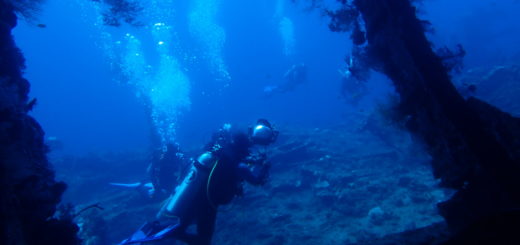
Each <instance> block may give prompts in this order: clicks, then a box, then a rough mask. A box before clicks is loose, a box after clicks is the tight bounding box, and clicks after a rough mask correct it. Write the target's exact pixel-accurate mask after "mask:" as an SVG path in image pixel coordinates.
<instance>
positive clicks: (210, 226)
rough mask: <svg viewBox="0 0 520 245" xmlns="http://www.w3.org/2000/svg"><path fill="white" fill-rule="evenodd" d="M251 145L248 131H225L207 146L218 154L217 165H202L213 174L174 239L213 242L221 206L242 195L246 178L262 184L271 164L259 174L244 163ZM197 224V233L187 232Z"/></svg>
mask: <svg viewBox="0 0 520 245" xmlns="http://www.w3.org/2000/svg"><path fill="white" fill-rule="evenodd" d="M217 135H218V134H217ZM250 147H251V143H250V141H249V139H248V137H247V135H246V134H243V133H227V134H225V135H222V132H221V133H220V135H218V137H217V138H215V137H214V139H213V141H212V142H211V143H210V144H208V145H207V150H208V151H212V152H213V154H215V155H216V159H217V161H216V166H215V167H213V168H212V169H201V168H202V167H199V168H200V169H199V170H200V171H210V172H211V174H210V177H209V178H208V180H207V182H206V183H205V185H204V187H206V188H203V189H201V190H200V191H199V193H197V194H196V198H195V200H194V203H193V205H192V206H191V208H190V212H189V214H186V216H185V218H184V219H183V220H181V221H180V225H179V227H178V228H177V229H176V232H175V234H174V238H176V239H178V240H180V241H183V242H186V243H188V244H193V245H195V244H196V245H203V244H210V243H211V238H212V236H213V231H214V228H215V220H216V217H217V207H218V206H219V205H224V204H228V203H229V202H231V200H232V199H233V197H235V196H236V195H240V194H241V192H242V183H243V181H246V182H248V183H251V184H253V185H260V184H262V183H263V182H264V181H265V179H266V176H267V169H268V168H267V165H266V166H263V167H262V169H261V170H260V172H259V173H254V172H253V171H252V170H251V169H250V167H249V166H248V165H247V164H245V163H244V161H245V160H246V158H247V157H248V156H249V148H250ZM215 148H218V150H215ZM208 181H209V184H208ZM193 223H195V224H196V225H197V233H196V234H190V233H187V232H186V229H187V228H188V226H189V225H191V224H193Z"/></svg>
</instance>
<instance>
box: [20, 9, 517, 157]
mask: <svg viewBox="0 0 520 245" xmlns="http://www.w3.org/2000/svg"><path fill="white" fill-rule="evenodd" d="M143 2H144V3H146V4H145V11H144V14H143V16H142V18H141V21H142V24H143V25H142V26H140V27H132V26H128V25H126V24H123V25H122V26H121V27H107V26H103V25H102V22H101V21H100V19H99V13H100V9H99V8H100V5H99V4H98V3H95V2H94V1H82V0H74V1H66V0H54V1H48V3H46V4H45V5H43V8H42V11H41V13H40V14H39V16H38V18H37V20H35V21H32V22H26V21H20V22H19V25H18V27H17V28H16V29H15V32H14V35H15V38H16V42H17V44H18V46H19V47H20V48H21V49H22V51H23V52H24V55H25V57H26V60H27V62H26V64H27V70H26V77H27V78H28V79H29V81H31V84H32V87H31V94H30V95H31V97H36V98H37V99H38V105H37V107H36V108H35V109H34V111H33V112H32V114H33V115H34V116H35V117H36V118H37V120H38V121H39V122H40V123H41V124H42V126H43V128H44V130H45V131H46V135H47V136H54V137H57V138H58V139H59V140H60V141H62V142H63V144H64V148H63V150H61V153H57V154H73V155H84V154H87V153H100V152H114V151H115V152H131V151H147V150H148V149H149V147H150V146H151V135H152V134H158V135H159V138H160V139H159V140H162V144H164V143H165V142H172V141H173V142H179V143H180V144H181V145H186V146H194V145H197V144H201V143H202V142H205V140H206V139H207V137H208V135H209V134H210V133H211V132H212V131H213V130H215V129H216V128H218V126H219V125H221V124H223V123H225V122H232V123H235V124H238V125H247V124H250V123H251V122H254V121H255V120H256V119H257V118H259V117H266V118H269V119H270V120H272V121H273V122H275V123H276V124H279V125H281V126H285V127H296V126H301V127H311V128H315V127H327V126H333V125H337V124H341V123H345V122H349V119H350V117H349V116H350V115H351V114H352V113H354V112H359V111H360V110H361V111H363V110H372V109H373V108H374V105H375V104H377V103H381V101H384V100H385V96H386V94H388V93H392V88H391V85H390V82H389V81H387V80H386V79H385V78H384V77H383V76H374V78H373V79H372V80H371V81H370V82H369V83H368V87H369V92H368V94H367V95H366V97H365V99H364V100H363V101H362V102H361V103H357V104H349V103H345V101H344V100H342V99H341V98H340V97H341V96H340V92H339V88H340V79H341V76H340V74H339V72H338V70H339V69H341V68H343V67H344V58H345V56H346V55H348V54H349V53H350V48H351V43H350V40H349V38H348V34H346V33H343V34H339V33H332V32H330V31H329V30H328V27H327V24H328V19H327V18H326V17H323V16H321V14H320V12H319V11H316V10H315V11H308V10H306V9H305V6H304V5H305V4H303V3H300V4H296V5H295V4H293V3H291V2H292V1H283V0H266V1H239V0H230V1H218V0H196V1H181V2H179V3H177V1H159V0H157V1H143ZM331 2H333V1H331ZM330 4H331V5H333V3H330ZM418 5H419V9H420V16H421V17H422V18H425V19H428V20H430V21H431V22H432V24H433V28H434V30H435V32H434V33H432V34H430V38H431V40H432V42H433V43H434V45H435V46H437V47H441V46H443V45H447V46H448V47H454V46H455V45H456V44H458V43H461V44H462V45H463V46H464V47H465V49H466V51H467V56H466V58H465V65H466V66H465V67H466V70H468V69H471V68H473V67H480V66H493V65H500V64H509V63H514V62H518V61H519V60H520V50H519V47H518V45H517V44H518V43H520V34H519V33H518V30H520V26H519V25H520V21H518V15H517V13H518V10H520V3H519V2H518V1H513V0H505V1H490V0H485V1H467V0H457V1H453V0H435V1H433V0H432V1H422V2H421V3H419V4H418ZM448 6H449V7H448ZM39 23H43V24H45V25H46V27H45V28H39V27H37V26H36V24H39ZM300 63H305V65H306V66H307V67H308V79H307V82H306V83H304V84H302V85H301V86H297V87H296V88H295V89H294V90H293V91H290V92H288V93H284V94H276V95H273V96H271V97H266V96H265V95H264V92H263V89H264V87H266V86H269V85H273V84H277V83H280V82H281V81H283V74H284V73H285V72H286V71H287V70H288V69H289V68H290V67H291V66H292V65H294V64H300Z"/></svg>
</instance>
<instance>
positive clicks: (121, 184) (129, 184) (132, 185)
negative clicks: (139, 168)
mask: <svg viewBox="0 0 520 245" xmlns="http://www.w3.org/2000/svg"><path fill="white" fill-rule="evenodd" d="M109 184H110V185H113V186H120V187H126V188H137V187H139V186H141V185H143V184H142V183H141V182H136V183H128V184H127V183H109Z"/></svg>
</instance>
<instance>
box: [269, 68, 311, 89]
mask: <svg viewBox="0 0 520 245" xmlns="http://www.w3.org/2000/svg"><path fill="white" fill-rule="evenodd" d="M283 78H284V80H283V83H281V84H280V85H271V86H267V87H265V88H264V93H265V94H266V95H267V96H270V95H272V94H275V93H286V92H289V91H292V90H294V89H295V88H296V87H297V86H298V85H300V84H302V83H304V82H306V81H307V66H305V64H304V63H301V64H297V65H293V66H292V67H291V68H290V69H289V70H288V71H287V72H285V74H284V76H283Z"/></svg>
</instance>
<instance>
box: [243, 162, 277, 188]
mask: <svg viewBox="0 0 520 245" xmlns="http://www.w3.org/2000/svg"><path fill="white" fill-rule="evenodd" d="M257 168H258V169H254V170H253V169H251V168H250V167H249V166H248V165H247V164H245V163H240V164H239V165H238V175H239V176H240V177H241V178H242V179H244V180H245V181H246V182H247V183H250V184H252V185H263V184H265V182H266V180H267V177H268V176H269V164H262V165H261V166H257ZM255 170H258V171H255Z"/></svg>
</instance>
